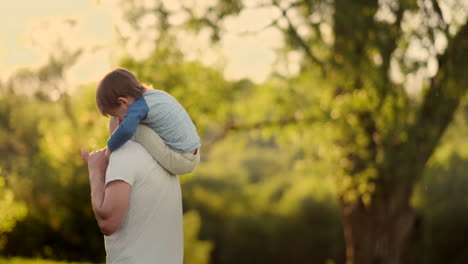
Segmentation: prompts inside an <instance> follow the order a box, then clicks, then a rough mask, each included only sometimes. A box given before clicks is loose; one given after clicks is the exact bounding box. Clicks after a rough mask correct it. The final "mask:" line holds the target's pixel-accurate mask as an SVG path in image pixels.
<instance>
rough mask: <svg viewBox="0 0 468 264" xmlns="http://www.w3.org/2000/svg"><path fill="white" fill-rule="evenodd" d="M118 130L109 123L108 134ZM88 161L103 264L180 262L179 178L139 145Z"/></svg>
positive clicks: (102, 152) (88, 156) (89, 157)
mask: <svg viewBox="0 0 468 264" xmlns="http://www.w3.org/2000/svg"><path fill="white" fill-rule="evenodd" d="M117 126H118V120H117V119H116V118H113V117H112V118H111V119H110V122H109V129H110V131H114V129H115V128H116V127H117ZM82 156H83V158H84V159H85V160H87V161H88V169H89V178H90V185H91V202H92V206H93V211H94V214H95V217H96V220H97V222H98V224H99V227H100V229H101V231H102V233H103V234H104V235H105V236H104V239H105V244H106V252H107V263H126V264H131V263H138V264H144V263H164V264H171V263H174V264H181V263H182V262H183V231H182V196H181V190H180V184H179V180H178V178H177V177H175V176H173V175H171V174H169V173H168V172H167V171H166V170H164V169H163V168H162V167H161V166H160V165H159V164H158V163H157V162H156V161H155V160H154V159H153V158H152V156H151V155H150V154H149V153H148V152H147V151H146V150H145V148H144V147H143V146H141V145H140V144H138V143H136V142H133V141H128V142H127V143H125V144H124V145H123V146H122V147H121V148H119V149H118V150H116V151H115V152H112V154H111V156H110V158H109V160H107V159H106V157H105V149H101V150H98V151H94V152H92V153H91V154H88V153H87V152H84V151H83V152H82Z"/></svg>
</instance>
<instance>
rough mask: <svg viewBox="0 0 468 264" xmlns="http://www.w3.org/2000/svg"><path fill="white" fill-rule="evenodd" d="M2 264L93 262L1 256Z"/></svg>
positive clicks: (73, 263)
mask: <svg viewBox="0 0 468 264" xmlns="http://www.w3.org/2000/svg"><path fill="white" fill-rule="evenodd" d="M0 264H91V263H89V262H64V261H55V260H47V259H25V258H8V259H5V258H0Z"/></svg>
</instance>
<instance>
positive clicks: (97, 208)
mask: <svg viewBox="0 0 468 264" xmlns="http://www.w3.org/2000/svg"><path fill="white" fill-rule="evenodd" d="M103 174H104V172H101V171H96V170H95V171H90V177H89V181H90V185H91V204H92V206H93V211H94V215H95V216H96V220H97V221H98V222H101V221H102V219H103V218H104V217H105V216H104V215H103V212H102V204H103V202H104V194H105V185H104V175H103Z"/></svg>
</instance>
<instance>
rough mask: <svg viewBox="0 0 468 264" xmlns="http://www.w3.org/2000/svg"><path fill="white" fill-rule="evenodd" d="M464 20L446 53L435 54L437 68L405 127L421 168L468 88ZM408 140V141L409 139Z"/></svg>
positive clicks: (467, 41) (467, 40) (467, 33)
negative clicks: (414, 119) (413, 115)
mask: <svg viewBox="0 0 468 264" xmlns="http://www.w3.org/2000/svg"><path fill="white" fill-rule="evenodd" d="M467 57H468V22H467V23H465V25H463V26H462V27H461V29H460V30H459V31H458V33H457V34H456V35H455V37H454V38H453V39H452V41H451V42H450V43H449V45H448V47H447V49H446V52H445V53H444V54H443V55H442V56H440V57H439V71H438V72H437V74H436V75H435V76H434V78H433V79H432V80H431V83H430V86H429V89H428V90H427V91H426V93H425V94H424V100H423V103H422V106H421V109H420V111H419V113H418V114H417V117H416V121H415V122H414V124H413V125H412V127H411V128H410V129H409V136H410V137H413V139H414V141H413V142H414V143H413V144H414V145H411V146H408V147H407V150H409V151H413V152H414V153H413V155H412V158H413V159H415V162H418V164H419V166H420V169H422V168H423V167H424V166H425V164H426V162H427V160H428V159H429V158H430V156H431V155H432V153H433V152H434V150H435V147H436V146H437V144H438V142H439V140H440V138H441V137H442V135H443V133H444V132H445V131H446V129H447V127H448V125H449V123H450V122H451V121H452V119H453V115H454V113H455V111H456V109H457V108H458V105H459V104H460V101H461V98H462V97H463V95H464V94H465V93H466V91H467V90H468V75H467V74H466V72H465V71H466V68H467V67H468V61H467V60H466V58H467ZM408 142H412V140H409V141H408ZM414 180H416V179H414Z"/></svg>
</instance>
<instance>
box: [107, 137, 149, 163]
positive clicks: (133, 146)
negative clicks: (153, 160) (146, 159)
mask: <svg viewBox="0 0 468 264" xmlns="http://www.w3.org/2000/svg"><path fill="white" fill-rule="evenodd" d="M145 155H148V153H147V152H146V150H145V148H144V147H143V146H142V145H141V144H140V143H137V142H135V141H132V140H129V141H127V142H125V144H123V145H122V146H121V147H120V148H118V149H117V150H115V151H114V152H112V153H111V155H110V158H111V159H112V158H114V159H119V160H121V159H124V160H133V159H135V158H141V157H142V156H145Z"/></svg>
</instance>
